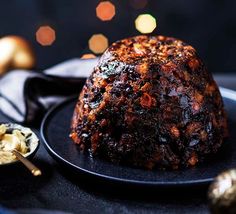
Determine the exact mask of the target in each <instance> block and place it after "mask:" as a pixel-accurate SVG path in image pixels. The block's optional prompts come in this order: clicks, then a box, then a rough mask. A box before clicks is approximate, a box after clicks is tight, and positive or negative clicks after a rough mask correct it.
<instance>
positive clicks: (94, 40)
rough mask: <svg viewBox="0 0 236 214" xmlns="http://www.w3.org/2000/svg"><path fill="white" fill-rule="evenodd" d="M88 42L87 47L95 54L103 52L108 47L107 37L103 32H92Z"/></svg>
mask: <svg viewBox="0 0 236 214" xmlns="http://www.w3.org/2000/svg"><path fill="white" fill-rule="evenodd" d="M88 43H89V49H90V50H91V51H93V52H94V53H96V54H99V53H103V52H104V51H105V50H106V49H107V47H108V39H107V38H106V37H105V36H104V35H103V34H94V35H93V36H92V37H91V38H90V39H89V42H88Z"/></svg>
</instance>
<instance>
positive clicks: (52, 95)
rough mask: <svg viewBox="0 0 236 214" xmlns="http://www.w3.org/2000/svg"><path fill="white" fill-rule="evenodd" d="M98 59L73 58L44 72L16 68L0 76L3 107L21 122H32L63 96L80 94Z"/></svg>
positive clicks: (3, 110) (0, 104)
mask: <svg viewBox="0 0 236 214" xmlns="http://www.w3.org/2000/svg"><path fill="white" fill-rule="evenodd" d="M97 61H98V58H95V59H86V60H85V59H72V60H68V61H66V62H63V63H60V64H58V65H56V66H54V67H52V68H50V69H47V70H45V71H42V72H35V71H25V70H14V71H11V72H9V73H8V74H6V75H5V76H4V77H2V78H1V79H0V110H1V111H2V113H3V114H5V115H6V116H8V117H9V118H11V119H13V120H14V121H16V122H19V123H32V122H34V121H38V120H39V119H41V118H42V116H43V115H44V114H45V112H46V111H47V110H48V109H49V108H50V107H51V106H52V105H54V104H56V103H58V102H61V101H62V100H63V99H65V98H67V97H69V96H71V95H74V94H78V93H79V92H80V90H81V88H82V87H83V84H84V82H85V80H86V78H87V77H88V76H89V74H90V73H91V72H92V69H93V67H94V66H95V65H96V64H97Z"/></svg>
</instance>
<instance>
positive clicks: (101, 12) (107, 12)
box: [96, 1, 116, 21]
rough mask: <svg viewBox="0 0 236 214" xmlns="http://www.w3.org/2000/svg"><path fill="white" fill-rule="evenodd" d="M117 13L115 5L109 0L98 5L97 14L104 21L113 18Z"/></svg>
mask: <svg viewBox="0 0 236 214" xmlns="http://www.w3.org/2000/svg"><path fill="white" fill-rule="evenodd" d="M115 14H116V9H115V6H114V5H113V4H112V3H111V2H109V1H103V2H100V3H99V4H98V6H97V7H96V15H97V17H98V18H99V19H101V20H102V21H109V20H111V19H112V18H113V17H114V16H115Z"/></svg>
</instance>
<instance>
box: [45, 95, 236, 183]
mask: <svg viewBox="0 0 236 214" xmlns="http://www.w3.org/2000/svg"><path fill="white" fill-rule="evenodd" d="M75 103H76V98H71V99H69V100H67V101H65V102H63V103H61V104H59V105H58V106H56V107H55V108H53V109H52V110H51V111H50V112H48V114H47V115H46V116H45V118H44V120H43V123H42V126H41V136H42V138H43V141H44V144H45V146H46V149H47V150H48V152H49V153H50V154H51V156H52V157H53V158H55V159H56V160H57V161H59V162H61V163H63V164H64V165H66V166H68V167H70V168H72V169H73V170H75V171H77V172H80V173H81V172H84V173H86V174H88V175H92V176H96V177H99V178H102V179H106V180H110V181H116V182H124V183H128V184H129V183H130V184H131V183H132V184H139V185H148V186H173V185H194V184H207V183H209V182H211V181H212V180H213V178H214V177H215V176H216V175H217V174H218V173H220V172H222V171H223V170H226V169H228V168H232V167H234V166H236V143H235V141H236V131H235V130H234V129H235V127H236V111H235V109H236V101H234V100H231V99H229V98H224V103H225V108H226V111H227V114H228V119H229V127H230V138H229V139H228V140H227V142H226V143H225V145H224V147H223V148H222V149H221V151H220V152H219V153H218V154H217V155H216V157H215V158H214V160H211V161H208V162H206V163H204V164H202V165H199V166H197V167H195V168H190V169H184V170H176V171H161V170H153V171H148V170H143V169H136V168H131V167H126V166H120V165H115V164H112V163H109V162H107V161H104V160H101V159H99V158H91V157H90V156H89V155H86V154H82V153H80V152H79V150H78V148H77V146H76V145H75V144H74V143H73V142H72V140H71V139H70V138H69V133H70V123H71V117H72V114H73V110H74V107H75Z"/></svg>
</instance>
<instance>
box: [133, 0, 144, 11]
mask: <svg viewBox="0 0 236 214" xmlns="http://www.w3.org/2000/svg"><path fill="white" fill-rule="evenodd" d="M129 3H130V5H131V7H132V8H134V9H143V8H144V7H145V6H146V5H147V3H148V0H129Z"/></svg>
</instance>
